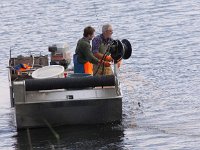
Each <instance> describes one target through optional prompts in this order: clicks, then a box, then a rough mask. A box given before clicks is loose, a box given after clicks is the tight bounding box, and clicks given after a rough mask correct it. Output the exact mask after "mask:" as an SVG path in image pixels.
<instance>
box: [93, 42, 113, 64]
mask: <svg viewBox="0 0 200 150" xmlns="http://www.w3.org/2000/svg"><path fill="white" fill-rule="evenodd" d="M100 44H101V41H100V39H98V38H94V39H93V40H92V52H93V54H94V56H95V57H96V58H98V59H99V60H101V59H102V58H103V56H104V54H101V53H99V47H100ZM104 60H106V61H113V59H112V58H111V57H110V56H106V57H105V58H104Z"/></svg>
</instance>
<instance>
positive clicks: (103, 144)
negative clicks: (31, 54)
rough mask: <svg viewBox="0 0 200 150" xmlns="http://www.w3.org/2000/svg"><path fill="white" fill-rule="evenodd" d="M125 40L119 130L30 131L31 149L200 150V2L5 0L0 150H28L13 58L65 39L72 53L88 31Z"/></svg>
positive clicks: (0, 26) (1, 10)
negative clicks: (11, 80) (14, 100)
mask: <svg viewBox="0 0 200 150" xmlns="http://www.w3.org/2000/svg"><path fill="white" fill-rule="evenodd" d="M105 22H110V23H112V24H113V26H114V35H113V36H114V37H115V38H119V39H123V38H127V39H129V40H130V41H131V43H132V45H133V49H134V52H133V56H132V57H131V59H129V60H127V61H124V63H123V65H122V67H121V71H120V79H121V81H122V86H123V93H124V99H123V121H122V125H107V126H81V127H62V128H56V129H55V130H56V132H57V133H58V134H59V136H60V140H59V141H57V140H56V139H55V137H54V136H53V135H52V133H51V132H50V131H49V130H48V129H36V130H30V136H31V141H32V143H31V144H32V147H33V149H59V148H61V149H142V150H143V149H188V150H189V149H192V150H198V149H200V128H199V127H200V99H199V98H200V41H199V39H200V1H199V0H188V1H186V0H182V1H178V0H143V1H139V0H133V1H131V0H125V1H122V0H113V1H111V2H108V1H103V0H98V1H94V0H91V1H80V0H77V1H65V0H1V1H0V49H1V53H0V82H1V84H0V116H1V117H0V149H2V150H4V149H19V150H21V149H25V150H26V149H29V147H30V144H29V142H28V138H27V132H26V131H22V132H17V131H16V128H15V126H14V125H13V118H14V113H13V110H12V109H10V103H9V91H8V82H7V69H6V66H7V64H8V59H9V49H10V46H12V47H13V49H14V50H13V56H16V55H18V54H21V53H27V52H28V51H30V50H31V51H35V50H36V51H42V52H43V53H45V54H47V53H48V52H47V46H48V45H49V44H52V43H57V42H65V41H67V42H68V43H69V44H70V46H71V49H72V51H74V47H75V44H76V42H77V40H78V38H80V37H81V36H82V29H83V28H84V27H85V26H87V25H92V26H94V27H95V28H96V30H97V33H99V32H100V29H101V25H102V24H103V23H105Z"/></svg>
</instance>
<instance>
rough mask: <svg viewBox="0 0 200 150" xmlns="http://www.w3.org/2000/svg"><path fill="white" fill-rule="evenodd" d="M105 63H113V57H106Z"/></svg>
mask: <svg viewBox="0 0 200 150" xmlns="http://www.w3.org/2000/svg"><path fill="white" fill-rule="evenodd" d="M105 61H109V62H112V61H113V59H112V57H111V56H106V57H105Z"/></svg>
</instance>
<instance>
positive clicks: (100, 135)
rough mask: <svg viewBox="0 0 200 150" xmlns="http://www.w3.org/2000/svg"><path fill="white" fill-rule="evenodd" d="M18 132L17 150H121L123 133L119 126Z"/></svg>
mask: <svg viewBox="0 0 200 150" xmlns="http://www.w3.org/2000/svg"><path fill="white" fill-rule="evenodd" d="M54 130H55V131H56V133H57V134H58V135H59V138H60V139H59V140H57V138H56V135H55V133H52V131H51V130H50V129H48V128H41V129H30V130H29V133H30V139H31V140H29V138H28V134H27V130H20V131H18V135H17V145H16V149H18V150H27V149H29V148H30V146H31V147H32V148H33V149H122V147H123V137H124V133H123V132H124V131H123V128H122V126H121V125H97V126H63V127H59V128H58V127H57V128H54Z"/></svg>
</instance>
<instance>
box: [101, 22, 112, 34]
mask: <svg viewBox="0 0 200 150" xmlns="http://www.w3.org/2000/svg"><path fill="white" fill-rule="evenodd" d="M109 27H112V26H111V24H109V23H107V24H104V25H103V26H102V33H105V32H106V31H107V30H108V28H109Z"/></svg>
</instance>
